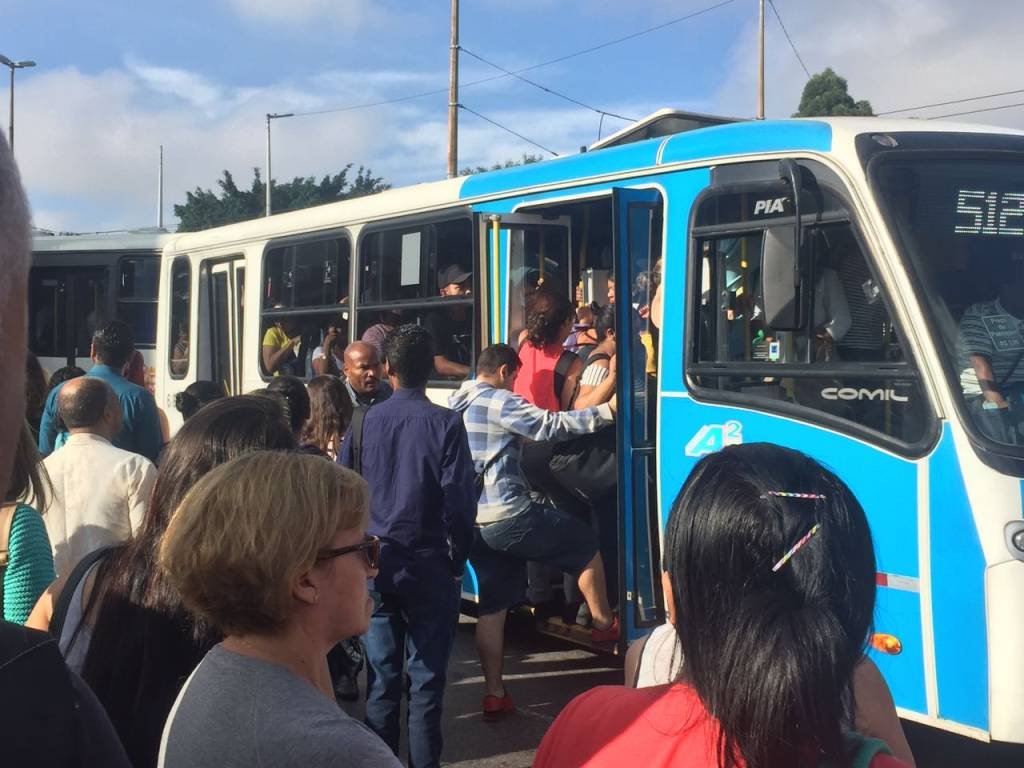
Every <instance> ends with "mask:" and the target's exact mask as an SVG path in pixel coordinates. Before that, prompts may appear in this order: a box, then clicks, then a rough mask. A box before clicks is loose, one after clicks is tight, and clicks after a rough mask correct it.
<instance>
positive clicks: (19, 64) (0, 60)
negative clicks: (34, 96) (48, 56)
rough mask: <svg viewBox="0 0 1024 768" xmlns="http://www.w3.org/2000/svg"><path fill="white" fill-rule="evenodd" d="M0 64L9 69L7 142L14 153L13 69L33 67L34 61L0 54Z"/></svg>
mask: <svg viewBox="0 0 1024 768" xmlns="http://www.w3.org/2000/svg"><path fill="white" fill-rule="evenodd" d="M0 64H3V65H4V66H5V67H9V68H10V70H11V90H10V99H11V100H10V112H9V114H10V123H9V124H8V128H7V143H8V144H10V145H11V154H12V155H13V154H14V71H15V70H16V69H25V68H26V67H34V66H35V65H36V63H35V62H34V61H11V60H10V59H8V58H7V57H6V56H3V55H0Z"/></svg>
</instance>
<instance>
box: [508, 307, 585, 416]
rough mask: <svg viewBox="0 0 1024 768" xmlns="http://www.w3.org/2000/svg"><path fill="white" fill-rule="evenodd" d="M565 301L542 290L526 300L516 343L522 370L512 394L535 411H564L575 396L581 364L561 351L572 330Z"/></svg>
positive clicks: (569, 309) (570, 317)
mask: <svg viewBox="0 0 1024 768" xmlns="http://www.w3.org/2000/svg"><path fill="white" fill-rule="evenodd" d="M572 321H573V312H572V304H571V303H570V302H569V299H568V298H566V297H565V296H562V295H561V294H558V293H555V292H553V291H549V290H547V289H545V288H537V289H536V290H535V291H533V292H531V293H530V294H529V295H528V296H527V297H526V330H524V331H523V332H522V334H521V335H520V339H519V343H520V346H519V359H520V360H521V361H522V363H523V365H522V368H521V369H520V370H519V377H518V378H517V379H516V383H515V392H516V394H517V395H522V396H523V397H525V398H526V399H527V401H529V402H530V403H532V404H533V405H536V406H537V407H538V408H546V409H547V410H549V411H566V410H568V409H569V407H570V405H571V403H572V399H573V397H574V396H575V394H576V384H577V381H578V380H579V377H580V374H581V373H582V372H583V363H582V362H581V361H580V360H579V358H578V357H576V355H575V354H574V353H572V352H570V351H569V350H567V349H565V348H564V347H562V340H563V339H564V338H565V337H566V336H567V335H568V333H569V330H570V329H571V328H572Z"/></svg>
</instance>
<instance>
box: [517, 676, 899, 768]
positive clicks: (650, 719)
mask: <svg viewBox="0 0 1024 768" xmlns="http://www.w3.org/2000/svg"><path fill="white" fill-rule="evenodd" d="M718 731H719V729H718V723H717V722H716V721H715V719H714V718H713V717H711V715H710V714H708V711H707V710H706V709H705V708H704V705H703V704H702V703H701V701H700V698H699V697H698V696H697V692H696V691H694V690H693V688H691V687H690V686H688V685H683V684H681V683H674V684H672V685H659V686H655V687H652V688H624V687H622V686H620V685H603V686H599V687H597V688H594V689H593V690H590V691H587V692H586V693H584V694H582V695H581V696H577V697H576V698H575V699H573V700H572V701H571V702H569V706H567V707H566V708H565V709H564V710H562V713H561V714H560V715H559V716H558V719H557V720H555V722H554V724H553V725H552V726H551V729H550V730H549V731H548V732H547V734H545V736H544V740H543V741H542V742H541V743H540V749H539V750H537V756H536V757H535V758H534V761H533V768H583V767H584V766H586V768H622V767H623V766H632V767H633V768H670V767H671V768H718ZM871 768H906V764H905V763H903V762H902V761H900V760H897V759H896V758H894V757H890V756H888V755H876V756H875V758H874V759H873V760H872V761H871Z"/></svg>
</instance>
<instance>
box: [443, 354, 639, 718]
mask: <svg viewBox="0 0 1024 768" xmlns="http://www.w3.org/2000/svg"><path fill="white" fill-rule="evenodd" d="M519 367H520V361H519V355H518V354H516V351H515V350H514V349H512V347H510V346H508V345H507V344H493V345H491V346H489V347H487V348H486V349H485V350H483V351H482V352H481V353H480V357H479V358H478V360H477V377H476V379H474V380H472V381H467V382H465V383H464V384H463V385H462V388H461V389H459V391H458V392H456V393H455V394H454V395H452V396H451V398H450V399H449V405H450V406H451V407H452V409H453V410H455V411H457V412H459V413H461V414H462V418H463V421H464V422H465V425H466V433H467V434H468V435H469V447H470V451H471V452H472V454H473V463H474V464H475V466H476V470H477V472H478V473H479V472H483V474H484V483H483V490H482V492H481V495H480V499H479V503H478V505H477V517H476V532H475V538H474V542H473V548H472V550H471V553H470V559H471V561H472V563H473V568H474V569H475V571H476V575H477V579H478V583H479V593H480V594H479V597H480V604H479V620H478V622H477V629H476V639H477V648H478V650H479V652H480V665H481V666H482V667H483V673H484V684H485V687H486V695H485V696H484V702H483V711H484V716H485V717H488V718H496V717H500V716H502V715H504V714H505V713H507V712H511V711H512V710H513V709H514V705H513V703H512V697H511V695H510V694H509V693H508V691H507V690H505V686H504V684H503V682H502V677H501V661H502V650H503V646H504V635H505V613H506V611H507V610H508V609H509V608H510V607H512V606H513V605H515V604H516V603H518V602H521V600H522V595H523V591H524V589H525V586H526V561H527V560H535V561H538V562H542V563H547V564H549V565H553V566H555V567H557V568H560V569H561V570H563V571H565V572H567V573H571V574H572V575H574V576H576V577H577V578H578V580H579V587H580V591H581V592H582V593H583V597H584V599H585V600H586V601H587V605H588V606H589V607H590V611H591V615H592V616H593V618H594V630H593V633H592V634H593V639H594V640H595V641H598V642H610V641H614V640H616V639H618V635H619V622H618V618H617V617H616V616H615V615H614V614H613V613H612V611H611V609H610V608H609V607H608V594H607V589H606V588H605V580H604V563H603V561H602V559H601V554H600V552H599V551H598V542H597V535H596V534H595V532H594V530H593V529H592V528H591V527H590V526H588V525H587V524H585V523H584V522H583V521H581V520H579V519H577V518H576V517H574V516H572V515H570V514H567V513H565V512H562V511H560V510H558V509H555V508H554V507H551V506H548V505H546V504H541V503H538V502H537V501H535V500H534V499H533V498H532V497H531V495H530V487H529V485H528V484H527V483H526V480H525V479H524V477H523V473H522V470H521V469H520V465H519V462H520V450H521V444H522V441H523V439H524V438H525V439H527V440H536V441H539V440H565V439H567V438H570V437H573V436H575V435H586V434H590V433H592V432H595V431H597V430H598V429H601V428H602V427H606V426H608V425H610V424H612V423H613V422H614V414H615V400H614V398H613V399H612V401H611V402H610V403H604V404H602V405H599V406H595V407H593V408H585V409H582V410H578V411H561V412H553V411H548V410H545V409H543V408H538V407H536V406H534V405H531V404H530V403H529V402H527V401H526V400H525V399H524V398H523V397H521V396H520V395H517V394H515V393H514V392H513V391H512V385H513V382H514V381H515V379H516V375H517V374H518V372H519Z"/></svg>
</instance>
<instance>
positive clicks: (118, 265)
mask: <svg viewBox="0 0 1024 768" xmlns="http://www.w3.org/2000/svg"><path fill="white" fill-rule="evenodd" d="M150 259H151V260H153V261H154V262H156V265H157V282H156V292H155V293H154V294H153V298H151V299H147V298H139V297H136V296H133V297H131V298H127V299H126V298H123V297H122V296H121V287H122V285H123V283H122V280H123V276H124V264H125V262H127V261H139V260H150ZM161 261H162V258H161V256H160V254H154V255H150V254H146V253H124V254H121V255H120V256H119V257H118V258H117V261H116V262H115V263H114V264H112V265H111V268H112V269H113V270H114V274H113V277H114V278H115V280H116V282H115V283H114V285H115V286H116V288H115V291H116V293H115V291H111V293H112V294H114V295H112V296H111V297H110V299H112V300H113V303H114V307H113V308H114V317H116V318H117V319H118V320H121V321H122V322H125V323H127V322H128V320H127V319H125V318H124V317H122V315H121V312H120V309H121V305H122V304H136V305H138V304H149V305H151V306H152V308H153V315H154V323H153V342H152V343H150V344H140V343H138V341H137V340H136V342H135V346H136V348H138V349H153V350H155V349H156V347H157V337H158V336H159V332H158V331H157V330H156V326H157V323H156V317H157V316H158V315H159V312H160V309H159V305H160V262H161ZM110 299H108V303H109V302H110ZM133 330H134V329H133Z"/></svg>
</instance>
